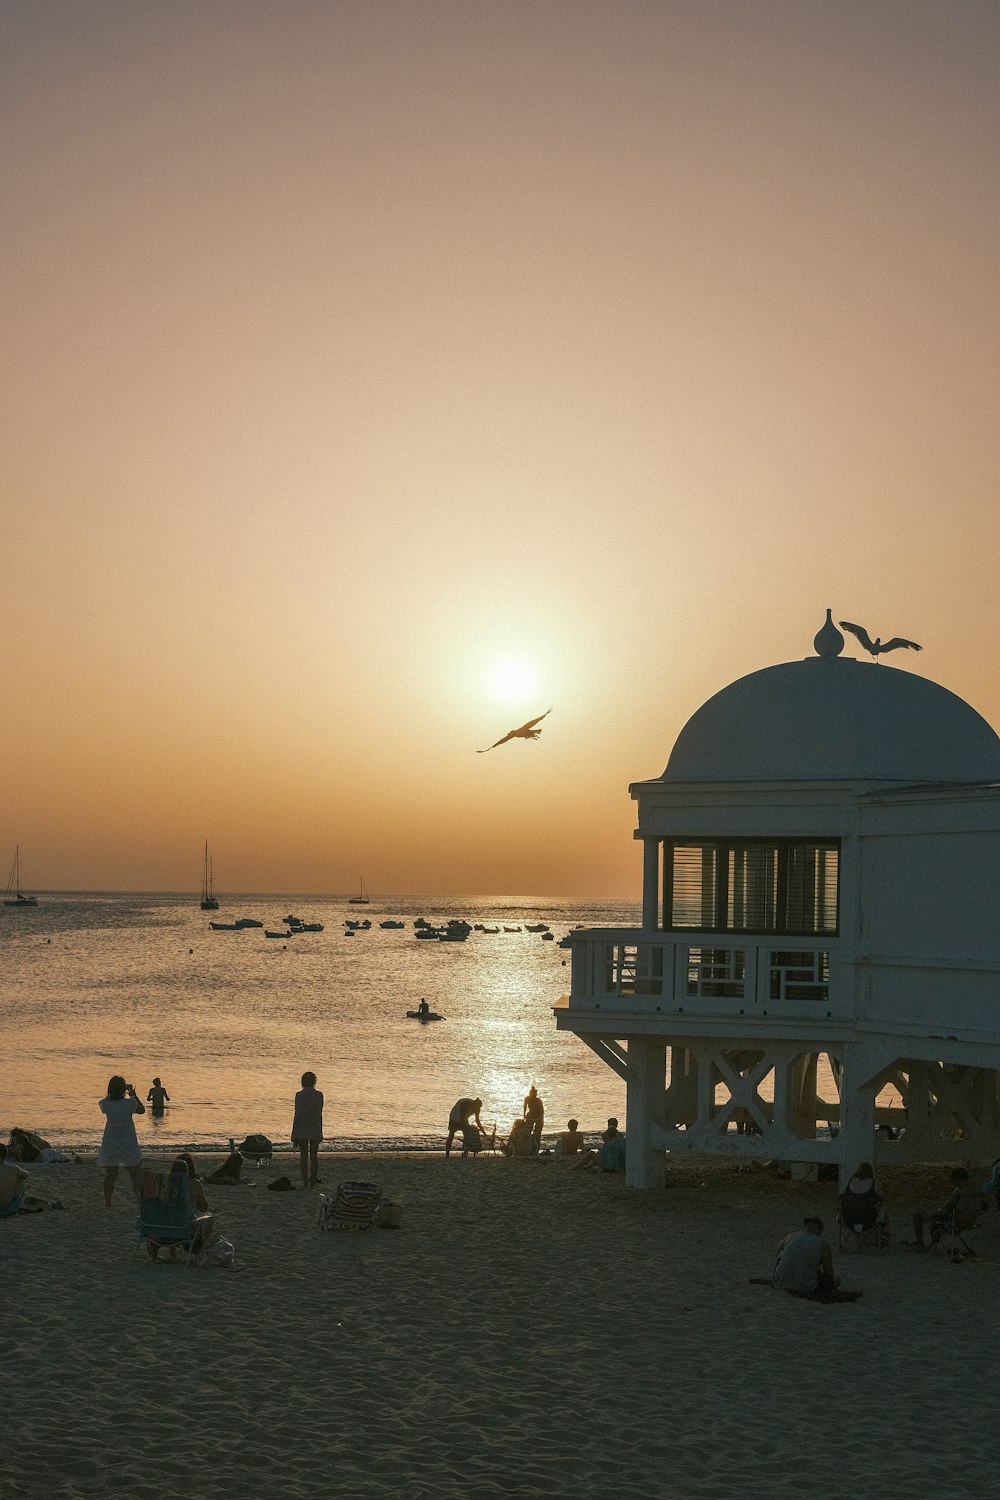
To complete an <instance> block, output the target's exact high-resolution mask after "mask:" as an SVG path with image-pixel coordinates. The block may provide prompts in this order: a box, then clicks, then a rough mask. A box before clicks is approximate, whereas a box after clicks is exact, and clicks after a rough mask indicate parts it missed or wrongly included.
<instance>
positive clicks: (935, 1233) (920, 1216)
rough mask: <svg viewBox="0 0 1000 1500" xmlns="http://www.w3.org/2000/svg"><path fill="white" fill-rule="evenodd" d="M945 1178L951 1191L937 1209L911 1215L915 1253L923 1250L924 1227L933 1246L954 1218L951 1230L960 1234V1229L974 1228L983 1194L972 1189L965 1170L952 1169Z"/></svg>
mask: <svg viewBox="0 0 1000 1500" xmlns="http://www.w3.org/2000/svg"><path fill="white" fill-rule="evenodd" d="M948 1177H949V1180H950V1182H951V1192H950V1193H949V1194H948V1197H947V1198H946V1199H945V1200H944V1202H943V1203H942V1204H941V1206H940V1208H918V1209H917V1211H916V1213H915V1214H914V1215H913V1234H914V1238H913V1239H912V1240H910V1241H909V1243H910V1244H911V1245H913V1246H915V1247H916V1249H918V1250H923V1249H925V1248H926V1246H925V1244H924V1228H925V1226H926V1227H927V1228H928V1229H929V1230H930V1236H931V1243H932V1244H934V1243H935V1241H936V1240H938V1239H940V1237H941V1230H942V1229H943V1228H944V1226H945V1224H946V1222H947V1221H948V1220H951V1219H954V1227H955V1229H956V1230H957V1231H958V1232H959V1233H961V1232H962V1231H963V1230H969V1229H975V1227H976V1220H977V1219H978V1218H979V1215H980V1214H981V1213H982V1211H983V1207H984V1199H983V1195H982V1192H981V1190H980V1189H979V1188H975V1187H973V1185H972V1183H971V1182H970V1181H969V1174H968V1172H967V1171H966V1170H965V1168H964V1167H954V1168H953V1169H952V1171H951V1172H949V1174H948Z"/></svg>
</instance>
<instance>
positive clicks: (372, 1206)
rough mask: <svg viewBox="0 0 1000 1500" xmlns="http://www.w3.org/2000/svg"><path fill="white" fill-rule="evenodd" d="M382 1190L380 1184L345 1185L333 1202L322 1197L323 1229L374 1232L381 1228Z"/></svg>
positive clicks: (340, 1187)
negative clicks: (379, 1226)
mask: <svg viewBox="0 0 1000 1500" xmlns="http://www.w3.org/2000/svg"><path fill="white" fill-rule="evenodd" d="M381 1202H382V1189H381V1188H380V1187H379V1185H378V1183H377V1182H342V1183H340V1185H339V1186H338V1187H337V1188H336V1190H335V1191H334V1194H333V1197H332V1198H330V1197H328V1196H327V1194H326V1193H320V1195H319V1212H318V1214H317V1222H318V1223H319V1227H320V1229H355V1230H372V1229H374V1228H375V1227H376V1225H377V1224H378V1211H379V1205H380V1203H381Z"/></svg>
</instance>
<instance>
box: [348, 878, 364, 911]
mask: <svg viewBox="0 0 1000 1500" xmlns="http://www.w3.org/2000/svg"><path fill="white" fill-rule="evenodd" d="M350 905H351V906H367V905H368V892H367V891H366V890H365V877H364V876H363V875H362V877H361V890H360V892H359V893H358V895H357V896H352V897H351V898H350Z"/></svg>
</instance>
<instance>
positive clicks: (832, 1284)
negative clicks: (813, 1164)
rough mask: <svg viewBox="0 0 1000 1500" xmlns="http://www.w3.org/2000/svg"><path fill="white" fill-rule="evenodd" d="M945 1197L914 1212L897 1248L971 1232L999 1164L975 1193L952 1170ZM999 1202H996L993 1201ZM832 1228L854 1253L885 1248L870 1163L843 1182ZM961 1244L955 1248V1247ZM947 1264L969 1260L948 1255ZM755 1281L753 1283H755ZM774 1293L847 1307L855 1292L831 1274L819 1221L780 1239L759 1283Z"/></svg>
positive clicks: (962, 1171) (997, 1183)
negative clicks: (906, 1235) (868, 1245)
mask: <svg viewBox="0 0 1000 1500" xmlns="http://www.w3.org/2000/svg"><path fill="white" fill-rule="evenodd" d="M948 1181H949V1191H948V1192H947V1194H946V1195H945V1196H944V1197H943V1198H942V1199H941V1201H940V1202H939V1203H938V1204H937V1205H936V1206H930V1207H924V1208H918V1209H916V1210H915V1211H914V1213H913V1215H912V1223H913V1234H914V1238H913V1239H912V1240H903V1241H902V1242H901V1243H902V1244H904V1245H907V1246H910V1247H912V1248H913V1249H916V1250H925V1249H927V1248H928V1244H930V1245H934V1244H936V1243H937V1242H938V1241H939V1240H940V1239H941V1237H942V1235H943V1234H945V1233H947V1232H949V1231H950V1232H951V1233H952V1234H953V1235H962V1234H966V1233H968V1232H969V1231H970V1230H972V1229H974V1228H975V1226H976V1223H977V1221H978V1219H979V1217H980V1215H981V1214H982V1212H983V1210H984V1209H985V1208H986V1206H987V1200H986V1197H985V1194H986V1193H987V1192H991V1191H992V1192H995V1193H998V1192H1000V1161H997V1162H994V1164H993V1169H992V1173H991V1176H990V1178H989V1180H988V1181H987V1182H985V1183H983V1184H982V1186H981V1187H979V1188H977V1187H976V1186H975V1184H974V1183H973V1182H972V1179H971V1177H970V1175H969V1173H968V1171H967V1170H966V1168H965V1167H953V1168H952V1169H951V1171H950V1172H949V1174H948ZM998 1202H1000V1200H998ZM838 1222H839V1224H840V1226H841V1229H842V1231H843V1232H844V1234H846V1236H847V1238H848V1243H850V1241H851V1240H853V1241H854V1243H855V1244H856V1246H857V1247H858V1248H861V1247H862V1246H863V1245H864V1244H865V1243H866V1239H867V1242H869V1243H871V1244H873V1245H874V1246H877V1247H878V1248H882V1247H884V1246H885V1245H887V1244H888V1243H889V1219H888V1215H887V1212H886V1205H885V1200H884V1198H883V1197H882V1194H881V1193H880V1192H879V1190H878V1187H877V1186H876V1182H875V1172H874V1169H873V1167H872V1165H871V1163H870V1162H862V1163H861V1164H860V1166H859V1167H858V1168H857V1170H856V1171H855V1172H854V1173H853V1175H852V1176H851V1177H850V1179H849V1180H848V1183H847V1186H846V1188H845V1189H844V1191H843V1192H842V1193H841V1194H840V1198H839V1202H838ZM959 1243H961V1242H959ZM950 1253H951V1255H952V1258H961V1256H962V1255H963V1254H964V1255H971V1256H973V1257H974V1252H973V1251H971V1250H970V1249H969V1248H968V1246H966V1248H965V1250H964V1251H958V1250H952V1251H951V1252H950ZM755 1279H756V1278H755ZM763 1279H764V1280H765V1281H768V1282H769V1284H770V1285H771V1286H774V1287H776V1288H777V1289H778V1290H779V1291H783V1292H788V1293H790V1294H791V1295H792V1296H793V1297H807V1298H811V1299H813V1300H815V1301H819V1302H853V1301H855V1300H856V1298H858V1297H860V1296H861V1292H860V1291H857V1290H854V1291H848V1290H846V1289H845V1288H843V1287H842V1286H841V1280H840V1277H839V1276H836V1275H835V1274H834V1270H833V1255H832V1252H831V1249H830V1245H829V1242H828V1241H827V1240H826V1239H825V1238H824V1237H823V1220H822V1219H821V1218H819V1217H818V1216H817V1215H815V1214H809V1215H807V1216H806V1218H805V1219H803V1221H802V1228H801V1229H798V1230H795V1231H794V1232H793V1233H791V1234H789V1235H786V1236H785V1238H784V1239H783V1240H782V1241H781V1243H780V1245H779V1246H778V1258H777V1262H776V1263H775V1267H774V1271H773V1272H772V1274H771V1276H770V1278H763Z"/></svg>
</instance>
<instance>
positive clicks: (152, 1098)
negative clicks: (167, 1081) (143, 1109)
mask: <svg viewBox="0 0 1000 1500" xmlns="http://www.w3.org/2000/svg"><path fill="white" fill-rule="evenodd" d="M146 1103H147V1104H149V1105H151V1107H152V1110H153V1114H154V1115H162V1113H163V1110H164V1106H165V1105H167V1104H169V1103H170V1095H169V1094H168V1093H167V1091H166V1089H165V1088H164V1087H163V1084H162V1083H161V1082H160V1080H159V1079H158V1078H154V1079H153V1087H152V1088H151V1089H150V1091H149V1093H148V1094H147V1095H146Z"/></svg>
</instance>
